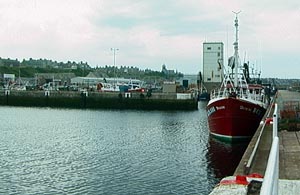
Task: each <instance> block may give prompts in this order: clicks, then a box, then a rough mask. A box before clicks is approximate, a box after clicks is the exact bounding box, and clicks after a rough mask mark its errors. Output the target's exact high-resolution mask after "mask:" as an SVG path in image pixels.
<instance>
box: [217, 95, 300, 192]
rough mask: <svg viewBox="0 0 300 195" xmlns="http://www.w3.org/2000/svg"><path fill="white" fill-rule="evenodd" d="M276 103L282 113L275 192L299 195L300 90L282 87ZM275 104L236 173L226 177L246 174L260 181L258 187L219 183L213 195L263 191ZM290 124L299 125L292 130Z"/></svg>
mask: <svg viewBox="0 0 300 195" xmlns="http://www.w3.org/2000/svg"><path fill="white" fill-rule="evenodd" d="M275 103H277V105H278V114H279V115H278V116H279V123H278V124H279V128H278V138H279V173H278V174H279V180H278V192H277V193H276V194H279V195H285V194H289V195H298V194H300V131H299V128H300V125H299V124H300V119H299V124H298V119H297V118H299V116H300V115H299V112H298V110H299V103H300V93H299V92H292V91H286V90H280V91H278V93H277V96H276V97H275V98H274V104H275ZM274 104H272V105H271V106H270V107H269V108H268V110H267V112H266V114H265V116H264V117H263V119H262V122H261V124H260V126H259V127H258V129H257V131H256V133H255V135H254V136H253V138H252V139H251V141H250V143H249V145H248V147H247V149H246V151H245V153H244V155H243V157H242V159H241V161H240V163H239V165H238V167H237V168H236V170H235V172H234V175H233V176H230V177H227V178H224V179H223V180H237V178H238V177H239V176H246V177H245V179H246V180H247V181H248V182H250V181H253V180H256V181H258V182H257V183H258V184H256V187H255V188H256V189H255V190H252V189H251V190H249V186H250V184H249V185H248V186H247V185H240V184H236V183H235V185H223V186H221V185H219V186H217V187H216V188H215V189H214V190H213V192H212V193H211V195H223V194H245V195H246V194H262V193H261V192H260V190H261V183H262V181H263V178H265V176H266V175H265V173H266V168H267V164H268V158H269V154H270V150H271V145H272V139H273V138H272V137H273V136H272V131H273V124H272V122H271V123H270V120H269V119H270V118H272V117H273V113H274V107H275V106H274ZM286 113H288V115H286ZM291 113H292V115H291ZM283 114H285V115H283ZM281 115H282V116H281ZM286 116H288V118H286ZM292 116H293V117H292ZM282 123H285V124H282ZM289 123H295V124H296V125H295V126H296V127H297V128H293V129H292V130H291V128H289ZM253 175H254V177H253ZM257 176H258V177H259V176H262V177H263V178H256V177H257ZM242 180H243V179H242Z"/></svg>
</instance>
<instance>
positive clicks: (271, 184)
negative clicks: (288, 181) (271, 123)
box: [260, 137, 279, 195]
mask: <svg viewBox="0 0 300 195" xmlns="http://www.w3.org/2000/svg"><path fill="white" fill-rule="evenodd" d="M278 159H279V139H278V137H275V138H274V140H273V143H272V147H271V152H270V155H269V158H268V164H267V169H266V172H265V176H264V181H263V183H262V186H261V190H260V194H261V195H277V194H278V176H279V170H278V168H279V162H278V161H279V160H278Z"/></svg>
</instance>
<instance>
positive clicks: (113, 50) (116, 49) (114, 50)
mask: <svg viewBox="0 0 300 195" xmlns="http://www.w3.org/2000/svg"><path fill="white" fill-rule="evenodd" d="M110 50H111V51H112V52H113V53H114V81H115V83H114V85H116V51H119V49H118V48H110ZM114 87H115V86H114Z"/></svg>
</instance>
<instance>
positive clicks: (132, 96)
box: [0, 90, 198, 110]
mask: <svg viewBox="0 0 300 195" xmlns="http://www.w3.org/2000/svg"><path fill="white" fill-rule="evenodd" d="M0 105H2V106H4V105H6V106H26V107H57V108H88V109H138V110H197V109H198V103H197V101H196V100H195V99H194V98H192V99H177V94H176V93H152V94H151V96H150V97H148V96H147V94H146V93H119V92H90V91H88V92H87V94H86V93H85V92H79V91H49V92H46V91H13V90H11V91H9V92H7V91H4V90H2V91H0Z"/></svg>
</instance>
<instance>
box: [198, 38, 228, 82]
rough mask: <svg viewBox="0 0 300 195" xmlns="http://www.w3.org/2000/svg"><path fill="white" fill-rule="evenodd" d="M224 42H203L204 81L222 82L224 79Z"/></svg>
mask: <svg viewBox="0 0 300 195" xmlns="http://www.w3.org/2000/svg"><path fill="white" fill-rule="evenodd" d="M223 53H224V52H223V43H222V42H205V43H203V71H202V73H203V81H204V82H205V83H216V82H218V83H219V82H222V79H223V63H224V54H223Z"/></svg>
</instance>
